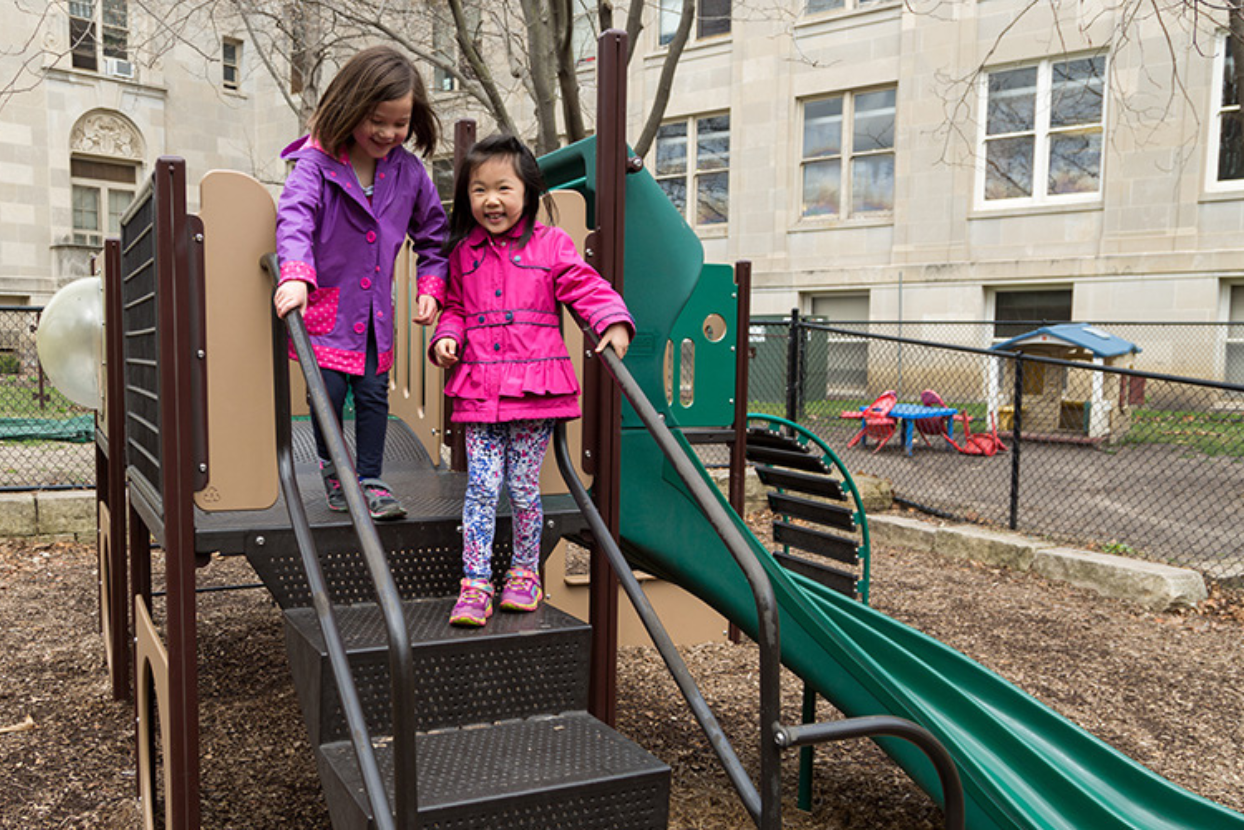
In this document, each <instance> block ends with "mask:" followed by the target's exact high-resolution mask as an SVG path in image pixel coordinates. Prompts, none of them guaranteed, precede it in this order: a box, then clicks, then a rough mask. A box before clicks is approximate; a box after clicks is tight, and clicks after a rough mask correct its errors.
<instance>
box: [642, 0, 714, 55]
mask: <svg viewBox="0 0 1244 830" xmlns="http://www.w3.org/2000/svg"><path fill="white" fill-rule="evenodd" d="M691 1H692V2H693V3H695V28H694V29H693V30H692V34H693V37H694V39H696V40H701V39H703V38H708V37H716V36H717V35H728V34H730V5H731V0H691ZM683 2H684V0H661V11H660V14H659V15H658V20H659V22H658V25H657V41H658V42H659V43H660V44H661V45H662V46H665V45H666V44H667V43H669V42H670V41H671V40H673V39H674V33H675V32H676V31H678V19H679V18H680V17H681V16H682V6H683Z"/></svg>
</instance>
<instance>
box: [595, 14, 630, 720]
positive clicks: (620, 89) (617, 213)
mask: <svg viewBox="0 0 1244 830" xmlns="http://www.w3.org/2000/svg"><path fill="white" fill-rule="evenodd" d="M597 44H598V54H599V59H598V60H597V63H596V66H597V70H596V71H597V73H598V75H597V82H598V84H599V93H598V96H599V97H598V99H597V110H598V112H597V118H596V237H595V240H594V242H593V250H592V254H593V256H592V260H593V263H594V265H595V266H596V269H597V270H598V271H600V273H601V274H602V275H603V276H604V277H605V279H607V280H609V281H610V282H611V283H613V287H614V288H616V289H617V290H618V291H619V292H621V291H622V290H623V279H622V273H623V248H624V244H625V240H626V226H625V218H626V169H627V164H626V162H627V158H626V33H625V32H622V31H619V30H617V29H610V30H608V31H606V32H604V33H602V34H601V36H600V40H599V41H598V42H597ZM592 363H593V364H595V365H594V369H595V371H598V372H599V371H601V368H600V366H599V362H598V361H592ZM595 404H596V410H595V412H596V423H597V429H598V433H597V457H596V478H595V484H594V487H593V491H594V492H593V497H594V499H595V501H596V506H597V508H598V509H599V510H600V514H601V518H602V519H604V521H605V524H606V525H607V526H608V527H609V531H610V533H611V534H612V535H613V537H614V538H615V539H616V538H617V537H618V527H619V518H620V510H619V502H618V479H619V471H620V469H619V468H620V466H621V465H620V460H621V457H620V450H621V446H620V445H621V431H622V396H621V393H620V392H619V391H618V388H617V387H616V386H615V385H614V384H612V383H607V382H598V383H597V385H596V398H595ZM590 573H591V595H590V609H589V614H588V616H589V622H590V623H591V625H592V669H591V682H590V683H589V686H588V709H589V711H591V713H592V714H593V715H595V716H596V717H597V718H599V719H600V720H602V721H604V722H605V723H607V724H613V723H614V722H615V721H616V717H617V691H618V666H617V654H618V578H617V575H616V574H614V572H613V570H612V569H611V568H610V567H609V562H608V560H607V559H606V557H605V554H604V551H603V550H602V549H601V548H600V547H599V545H598V544H594V545H593V546H592V556H591V564H590Z"/></svg>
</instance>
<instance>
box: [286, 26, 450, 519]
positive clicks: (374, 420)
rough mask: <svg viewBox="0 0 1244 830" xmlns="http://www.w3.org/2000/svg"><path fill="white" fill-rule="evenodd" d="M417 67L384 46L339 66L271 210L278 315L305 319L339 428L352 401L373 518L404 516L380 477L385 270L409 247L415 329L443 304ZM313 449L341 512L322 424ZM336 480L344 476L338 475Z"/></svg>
mask: <svg viewBox="0 0 1244 830" xmlns="http://www.w3.org/2000/svg"><path fill="white" fill-rule="evenodd" d="M424 90H425V87H424V85H423V81H422V79H420V77H419V72H418V70H416V69H415V67H414V65H413V64H412V63H411V62H410V61H409V60H408V59H407V58H405V57H403V56H402V55H401V54H400V53H398V52H397V51H395V50H393V49H391V48H389V47H387V46H375V47H372V48H370V49H365V50H363V51H362V52H359V53H358V54H357V55H355V56H354V57H353V58H351V59H350V60H349V62H347V63H346V65H345V66H343V67H342V68H341V71H340V72H338V73H337V76H336V77H335V78H333V80H332V83H330V84H329V85H328V89H327V90H325V92H324V97H323V98H322V99H321V100H320V104H319V106H318V107H317V108H316V110H315V114H314V115H313V116H312V117H311V135H310V136H307V137H305V138H301V139H299V140H298V141H296V142H294V143H293V144H291V145H290V146H289V147H287V148H286V149H285V151H284V152H283V153H282V154H281V157H282V158H285V159H290V160H293V161H294V162H295V166H294V169H293V170H292V171H291V172H290V173H289V176H288V177H287V178H286V180H285V189H284V190H283V191H282V193H281V199H280V203H279V205H278V208H277V230H276V242H277V255H278V256H279V257H280V260H281V279H280V285H279V286H278V288H277V291H276V296H275V299H274V302H275V304H276V313H277V314H278V315H279V316H281V317H284V316H285V315H286V314H287V313H288V312H290V311H291V310H293V309H295V308H296V309H299V310H301V311H302V312H303V315H304V317H305V319H306V324H307V332H308V333H309V334H310V335H311V341H312V344H313V346H314V348H315V358H316V362H317V363H318V364H319V366H320V370H321V372H322V374H323V376H324V384H325V385H326V386H327V387H328V394H329V397H330V398H331V399H332V403H333V406H334V408H335V410H336V413H337V421H338V423H340V422H341V413H342V409H343V407H344V405H345V398H346V391H347V390H353V392H354V408H355V422H354V430H355V448H356V454H357V458H358V461H357V471H356V473H357V475H358V478H359V483H360V484H361V485H362V487H363V493H364V495H365V496H366V497H367V507H368V511H369V512H370V513H371V515H372V517H373V518H376V519H395V518H400V517H401V516H403V515H405V514H406V511H405V509H403V507H402V505H401V504H400V503H399V502H398V500H397V499H396V498H394V496H393V494H392V492H391V491H390V488H389V486H388V485H386V484H385V483H384V482H383V481H382V480H381V479H380V473H381V467H382V464H383V462H384V443H385V433H386V430H387V427H388V419H389V381H388V371H389V369H390V368H391V367H392V365H393V330H394V329H393V311H394V310H393V263H394V260H395V259H396V258H397V253H398V250H399V249H400V248H401V246H402V243H403V242H405V240H406V238H407V237H409V238H410V240H411V242H412V244H413V247H414V250H415V253H416V254H417V255H418V299H417V306H418V310H417V312H416V314H415V316H414V322H416V323H419V324H421V325H427V324H429V323H431V322H432V321H433V319H434V318H435V316H436V312H437V309H438V308H439V306H440V305H442V304H443V302H444V296H445V257H444V254H443V253H442V251H441V246H442V242H443V240H444V237H445V211H444V210H443V209H442V208H441V202H440V198H439V196H438V195H437V193H436V187H435V185H433V184H432V179H431V177H429V176H428V173H427V171H426V170H425V169H424V167H423V164H422V162H420V161H419V159H418V158H417V157H416V156H415V155H413V154H412V153H410V152H409V151H407V150H406V148H405V147H403V146H402V145H403V144H404V143H405V142H406V141H407V140H408V139H413V142H414V145H415V147H416V149H418V150H420V151H422V152H423V153H424V154H425V155H426V154H430V153H431V152H432V151H433V150H434V149H435V147H436V141H437V134H438V132H439V124H438V122H437V118H436V115H435V113H433V111H432V107H431V106H430V105H429V103H428V99H427V93H426V92H425V91H424ZM315 447H316V452H317V453H318V455H319V462H320V473H321V475H322V477H323V479H324V489H325V492H326V495H327V498H328V506H329V508H330V509H331V510H338V511H343V510H345V509H346V499H345V493H344V492H343V491H342V489H341V479H340V478H339V476H340V472H339V471H338V470H336V469H334V467H333V465H332V463H330V462H329V460H328V448H327V446H326V445H325V442H324V436H323V433H322V432H321V426H320V424H318V423H316V424H315ZM341 472H344V471H341Z"/></svg>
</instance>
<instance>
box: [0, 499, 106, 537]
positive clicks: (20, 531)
mask: <svg viewBox="0 0 1244 830" xmlns="http://www.w3.org/2000/svg"><path fill="white" fill-rule="evenodd" d="M0 536H3V537H13V536H18V537H29V538H36V539H46V540H53V539H55V540H66V541H76V542H94V541H95V536H96V522H95V491H94V490H49V491H45V492H35V493H0Z"/></svg>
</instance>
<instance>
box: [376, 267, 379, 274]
mask: <svg viewBox="0 0 1244 830" xmlns="http://www.w3.org/2000/svg"><path fill="white" fill-rule="evenodd" d="M376 273H377V274H379V273H380V266H379V265H377V266H376Z"/></svg>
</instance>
